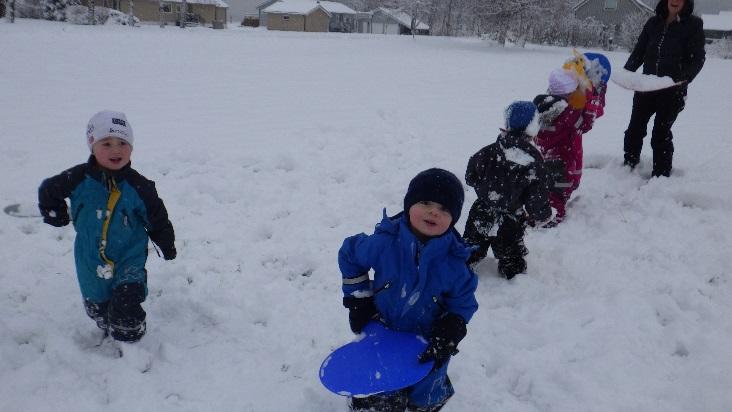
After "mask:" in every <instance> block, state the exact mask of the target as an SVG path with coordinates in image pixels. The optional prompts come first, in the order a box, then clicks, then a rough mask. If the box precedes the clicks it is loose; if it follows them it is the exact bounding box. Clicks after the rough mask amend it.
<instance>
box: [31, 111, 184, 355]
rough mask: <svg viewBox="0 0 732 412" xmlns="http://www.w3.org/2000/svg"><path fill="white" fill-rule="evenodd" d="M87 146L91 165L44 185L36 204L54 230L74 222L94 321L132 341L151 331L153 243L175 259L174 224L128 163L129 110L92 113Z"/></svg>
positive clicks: (152, 185) (78, 265)
mask: <svg viewBox="0 0 732 412" xmlns="http://www.w3.org/2000/svg"><path fill="white" fill-rule="evenodd" d="M87 143H88V146H89V150H90V151H91V156H90V157H89V160H88V161H87V162H86V163H83V164H80V165H77V166H74V167H72V168H70V169H68V170H66V171H64V172H62V173H61V174H59V175H56V176H53V177H50V178H48V179H46V180H44V181H43V183H42V184H41V186H40V188H39V190H38V207H39V208H40V211H41V214H42V215H43V221H44V222H46V223H48V224H50V225H52V226H57V227H61V226H65V225H67V224H68V223H69V222H70V221H72V222H73V224H74V229H75V230H76V240H75V242H74V258H75V261H76V274H77V278H78V281H79V287H80V289H81V295H82V297H83V299H84V307H85V309H86V312H87V314H88V315H89V317H91V318H92V319H94V320H95V321H96V322H97V326H99V327H100V328H102V329H103V330H104V331H105V333H107V332H109V333H111V335H112V337H113V338H114V339H116V340H120V341H126V342H135V341H137V340H139V339H140V338H142V336H143V335H144V334H145V330H146V322H145V316H146V314H145V311H144V310H143V309H142V306H141V303H142V302H143V301H144V300H145V297H146V296H147V271H146V270H145V262H146V260H147V245H148V239H152V241H153V242H155V243H156V244H157V245H158V246H159V247H160V250H161V251H162V253H163V257H164V258H165V259H166V260H171V259H174V258H175V256H176V250H175V243H174V241H175V234H174V231H173V225H172V224H171V223H170V220H168V213H167V211H166V209H165V205H164V204H163V201H162V200H161V199H160V198H159V197H158V194H157V191H156V190H155V183H154V182H152V181H150V180H147V179H146V178H145V177H143V176H142V175H140V174H139V173H137V172H136V171H135V170H134V169H132V167H131V166H130V157H131V154H132V145H133V143H134V136H133V133H132V128H131V127H130V124H129V122H128V121H127V118H126V117H125V115H124V113H120V112H111V111H103V112H99V113H97V114H95V115H94V116H93V117H92V118H91V120H90V121H89V125H88V128H87ZM66 198H69V199H70V201H71V210H70V211H71V214H69V210H68V208H67V206H66V200H65V199H66Z"/></svg>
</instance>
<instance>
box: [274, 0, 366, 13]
mask: <svg viewBox="0 0 732 412" xmlns="http://www.w3.org/2000/svg"><path fill="white" fill-rule="evenodd" d="M318 7H322V8H323V9H324V10H325V11H327V12H328V13H331V14H356V11H355V10H353V9H351V8H349V7H347V6H345V5H343V4H341V3H336V2H334V1H321V2H318V1H315V0H282V1H278V2H277V3H274V4H272V5H271V6H269V7H267V8H265V9H264V12H266V13H290V14H309V13H310V12H312V11H313V10H315V9H316V8H318Z"/></svg>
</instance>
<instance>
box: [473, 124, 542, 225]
mask: <svg viewBox="0 0 732 412" xmlns="http://www.w3.org/2000/svg"><path fill="white" fill-rule="evenodd" d="M465 182H466V183H467V184H468V186H471V187H474V188H475V191H476V192H477V193H478V199H479V200H480V201H481V202H483V203H484V204H485V205H486V206H488V207H490V208H492V209H494V210H496V211H497V212H503V213H509V214H515V213H516V212H517V211H519V210H520V209H521V208H522V207H523V208H524V209H525V210H526V212H527V213H528V215H529V216H528V218H529V219H531V220H535V221H545V220H547V219H549V218H550V217H551V215H552V211H551V207H550V206H549V179H548V176H547V171H546V168H545V167H544V159H543V158H542V156H541V153H540V152H539V150H538V149H537V148H536V146H534V145H533V144H532V143H531V137H529V136H527V135H525V134H522V133H515V132H506V131H504V132H502V133H501V134H500V135H498V139H497V140H496V142H495V143H493V144H490V145H488V146H486V147H484V148H482V149H480V150H479V151H478V152H477V153H476V154H474V155H473V156H472V157H471V158H470V160H469V161H468V169H467V171H466V172H465Z"/></svg>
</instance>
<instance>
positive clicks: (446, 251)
mask: <svg viewBox="0 0 732 412" xmlns="http://www.w3.org/2000/svg"><path fill="white" fill-rule="evenodd" d="M470 252H471V250H470V249H469V248H468V247H467V246H466V245H465V244H464V243H463V241H462V238H461V237H460V235H459V234H458V233H457V231H455V229H450V230H448V231H447V232H446V233H445V234H444V235H442V236H439V237H436V238H432V239H430V240H429V241H428V242H427V243H426V244H422V243H421V242H420V241H419V240H418V239H417V238H416V237H415V235H414V234H413V233H412V231H411V229H410V228H409V223H408V218H407V217H406V216H404V214H403V213H400V214H398V215H396V216H394V217H393V218H389V217H387V216H386V210H384V217H383V219H382V221H381V223H379V224H378V225H376V230H375V232H374V234H373V235H371V236H368V235H366V234H364V233H361V234H358V235H355V236H351V237H349V238H347V239H346V240H345V241H343V246H342V247H341V249H340V251H339V252H338V264H339V266H340V269H341V273H342V274H343V294H344V295H345V296H356V297H363V296H370V295H373V296H374V301H375V303H376V307H377V308H378V310H379V313H380V314H381V318H382V320H383V321H384V323H385V324H386V325H387V326H389V327H390V328H391V329H394V330H400V331H409V332H413V333H418V334H420V335H422V336H426V337H429V336H430V332H431V327H432V322H433V321H434V320H435V319H437V318H438V317H440V316H442V315H444V314H445V313H448V312H449V313H454V314H456V315H459V316H461V317H462V318H463V319H465V322H468V321H470V318H471V317H472V316H473V314H474V313H475V311H476V310H478V302H477V301H476V299H475V289H476V288H477V286H478V278H477V277H476V275H475V274H474V273H473V272H472V271H471V270H470V268H469V267H468V265H467V264H466V263H465V261H466V259H467V258H468V257H469V256H470ZM372 268H373V270H374V275H373V281H370V280H369V279H368V276H367V275H366V274H367V273H368V271H369V269H372Z"/></svg>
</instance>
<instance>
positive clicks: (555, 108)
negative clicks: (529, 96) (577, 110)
mask: <svg viewBox="0 0 732 412" xmlns="http://www.w3.org/2000/svg"><path fill="white" fill-rule="evenodd" d="M534 104H535V105H536V107H537V108H538V109H539V125H540V126H541V128H542V129H544V128H546V127H548V126H551V124H552V122H554V120H555V119H556V118H557V117H559V115H561V114H562V113H563V112H564V109H566V108H567V106H569V103H568V102H567V100H566V99H565V98H563V97H562V96H557V95H554V94H540V95H538V96H536V97H535V98H534Z"/></svg>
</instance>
